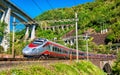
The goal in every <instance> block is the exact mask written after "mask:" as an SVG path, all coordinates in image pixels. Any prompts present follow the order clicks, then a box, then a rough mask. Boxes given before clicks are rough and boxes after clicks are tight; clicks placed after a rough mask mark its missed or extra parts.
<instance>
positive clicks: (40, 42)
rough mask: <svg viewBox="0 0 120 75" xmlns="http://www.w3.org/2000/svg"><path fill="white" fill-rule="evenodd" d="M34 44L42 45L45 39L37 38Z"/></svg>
mask: <svg viewBox="0 0 120 75" xmlns="http://www.w3.org/2000/svg"><path fill="white" fill-rule="evenodd" d="M33 44H37V45H42V44H43V41H40V40H35V41H34V42H33Z"/></svg>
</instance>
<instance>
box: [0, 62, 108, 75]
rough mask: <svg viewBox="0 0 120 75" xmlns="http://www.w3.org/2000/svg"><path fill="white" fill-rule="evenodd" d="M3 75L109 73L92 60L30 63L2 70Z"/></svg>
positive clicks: (95, 74) (103, 74)
mask: <svg viewBox="0 0 120 75" xmlns="http://www.w3.org/2000/svg"><path fill="white" fill-rule="evenodd" d="M0 74H1V75H107V74H106V73H104V72H103V71H102V70H100V69H99V68H98V67H96V66H95V65H93V64H92V63H91V62H87V61H80V62H72V63H69V64H64V63H56V64H51V65H46V66H40V65H38V64H37V65H29V66H22V67H20V68H18V67H17V68H13V69H10V70H7V71H6V70H5V71H2V72H0Z"/></svg>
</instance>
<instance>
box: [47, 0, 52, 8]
mask: <svg viewBox="0 0 120 75" xmlns="http://www.w3.org/2000/svg"><path fill="white" fill-rule="evenodd" d="M46 1H47V3H48V5H49V6H50V8H51V9H54V8H53V6H52V5H51V4H50V2H49V1H48V0H46Z"/></svg>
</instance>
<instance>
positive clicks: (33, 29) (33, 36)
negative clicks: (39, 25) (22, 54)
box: [31, 25, 36, 40]
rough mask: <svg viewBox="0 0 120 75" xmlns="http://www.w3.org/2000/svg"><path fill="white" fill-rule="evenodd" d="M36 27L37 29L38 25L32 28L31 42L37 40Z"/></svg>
mask: <svg viewBox="0 0 120 75" xmlns="http://www.w3.org/2000/svg"><path fill="white" fill-rule="evenodd" d="M35 27H36V25H33V27H32V31H31V40H33V39H34V38H35Z"/></svg>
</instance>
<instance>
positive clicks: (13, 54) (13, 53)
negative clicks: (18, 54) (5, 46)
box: [12, 17, 15, 58]
mask: <svg viewBox="0 0 120 75" xmlns="http://www.w3.org/2000/svg"><path fill="white" fill-rule="evenodd" d="M14 39H15V17H14V18H13V36H12V57H13V58H15V50H14Z"/></svg>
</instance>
